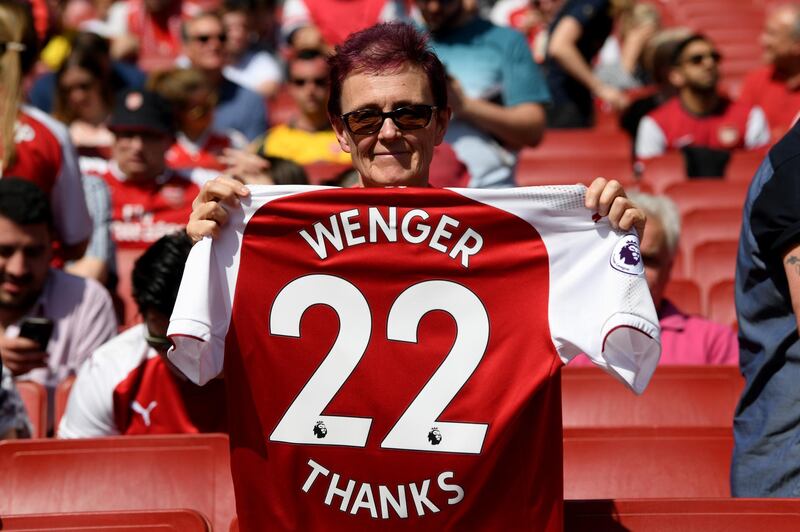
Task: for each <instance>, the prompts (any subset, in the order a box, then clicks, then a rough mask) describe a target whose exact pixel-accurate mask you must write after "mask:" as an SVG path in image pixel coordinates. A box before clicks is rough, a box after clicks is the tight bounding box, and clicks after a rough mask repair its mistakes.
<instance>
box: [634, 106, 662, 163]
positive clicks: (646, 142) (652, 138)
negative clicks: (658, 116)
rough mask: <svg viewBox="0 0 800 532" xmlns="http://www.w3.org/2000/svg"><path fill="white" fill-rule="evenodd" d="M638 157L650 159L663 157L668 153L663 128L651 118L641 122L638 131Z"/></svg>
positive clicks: (646, 117)
mask: <svg viewBox="0 0 800 532" xmlns="http://www.w3.org/2000/svg"><path fill="white" fill-rule="evenodd" d="M635 146H636V149H635V151H636V157H637V158H639V159H650V158H652V157H658V156H659V155H663V154H664V152H666V151H667V137H666V135H664V131H662V129H661V127H660V126H659V125H658V123H657V122H656V121H655V120H653V119H652V118H651V117H650V116H645V117H644V118H642V120H641V121H640V122H639V128H638V129H637V130H636V144H635Z"/></svg>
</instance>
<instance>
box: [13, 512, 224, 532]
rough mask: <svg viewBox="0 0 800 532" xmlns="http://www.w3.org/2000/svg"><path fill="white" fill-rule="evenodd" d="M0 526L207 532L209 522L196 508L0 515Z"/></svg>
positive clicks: (59, 531) (52, 531) (55, 531)
mask: <svg viewBox="0 0 800 532" xmlns="http://www.w3.org/2000/svg"><path fill="white" fill-rule="evenodd" d="M0 530H13V531H15V532H34V531H41V532H67V531H70V532H75V531H84V532H89V531H97V532H101V531H110V530H113V531H114V532H139V531H143V530H146V531H148V532H151V531H152V532H210V531H211V523H209V521H208V519H207V518H206V517H205V516H204V515H203V514H201V513H200V512H197V511H195V510H150V511H138V512H134V511H131V512H81V513H57V514H33V515H3V516H0Z"/></svg>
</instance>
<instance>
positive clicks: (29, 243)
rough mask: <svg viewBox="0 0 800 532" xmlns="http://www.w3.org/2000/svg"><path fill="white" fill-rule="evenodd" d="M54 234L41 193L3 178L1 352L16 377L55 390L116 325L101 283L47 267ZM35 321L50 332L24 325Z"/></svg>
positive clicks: (0, 184) (0, 195)
mask: <svg viewBox="0 0 800 532" xmlns="http://www.w3.org/2000/svg"><path fill="white" fill-rule="evenodd" d="M52 238H53V225H52V215H51V214H50V207H49V205H48V203H47V198H46V197H45V195H44V193H43V192H41V191H40V190H39V188H38V187H36V185H34V184H33V183H30V182H27V181H23V180H21V179H15V178H12V177H6V178H3V179H2V180H0V356H1V357H2V360H3V364H4V365H5V366H6V368H8V370H9V372H10V373H11V374H12V375H14V376H15V377H16V378H22V379H28V380H35V381H37V382H39V383H41V384H44V385H46V386H47V387H48V388H49V389H50V391H51V392H52V390H53V389H54V388H55V386H56V384H58V382H59V381H60V380H62V379H64V378H65V377H67V376H69V375H71V374H74V373H75V372H76V371H77V369H78V367H79V366H80V365H81V363H82V362H83V361H84V360H85V359H86V358H87V357H88V356H89V355H90V354H91V352H92V351H93V350H94V349H95V348H97V347H99V346H100V345H101V344H102V343H103V342H105V341H106V340H108V339H109V338H111V336H113V335H114V333H115V332H116V327H117V323H116V319H115V318H114V309H113V307H112V304H111V298H110V297H109V295H108V293H107V292H106V291H105V289H104V288H103V287H102V286H101V285H100V284H99V283H98V282H96V281H94V280H91V279H84V278H81V277H76V276H73V275H69V274H67V273H64V272H63V271H61V270H55V269H52V268H50V259H51V258H52ZM32 318H38V319H39V323H45V324H46V323H47V322H45V321H42V319H44V320H48V321H49V323H50V324H51V325H52V333H51V334H50V335H49V337H48V335H46V334H44V335H42V336H41V337H40V338H39V339H38V340H37V339H33V338H31V337H33V336H39V335H38V334H36V335H34V334H30V331H31V330H32V329H33V328H32V327H31V326H30V325H26V324H27V323H29V322H30V321H31V319H32ZM40 327H41V326H40ZM45 327H46V325H45ZM51 423H52V421H51Z"/></svg>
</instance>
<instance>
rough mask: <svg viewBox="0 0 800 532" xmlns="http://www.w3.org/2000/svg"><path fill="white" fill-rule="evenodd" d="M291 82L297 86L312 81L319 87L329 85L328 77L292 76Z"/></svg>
mask: <svg viewBox="0 0 800 532" xmlns="http://www.w3.org/2000/svg"><path fill="white" fill-rule="evenodd" d="M291 82H292V85H294V86H295V87H302V86H304V85H308V84H311V83H313V84H314V85H316V86H317V87H319V88H323V87H327V86H328V78H292V79H291Z"/></svg>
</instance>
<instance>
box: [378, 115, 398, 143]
mask: <svg viewBox="0 0 800 532" xmlns="http://www.w3.org/2000/svg"><path fill="white" fill-rule="evenodd" d="M400 135H401V133H400V129H399V128H398V127H397V125H396V124H395V123H394V120H392V119H391V118H389V117H386V118H385V119H384V120H383V124H381V129H380V130H379V131H378V138H379V139H388V140H391V139H395V138H397V137H399V136H400Z"/></svg>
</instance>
